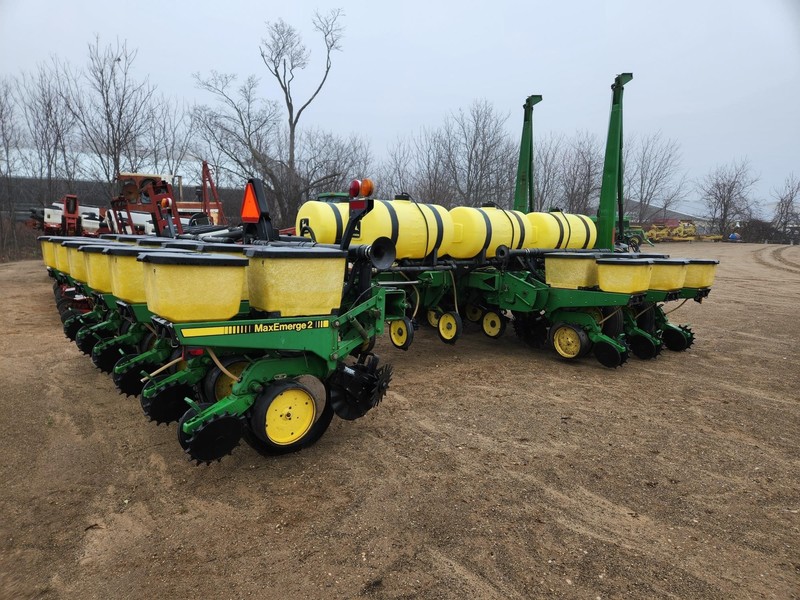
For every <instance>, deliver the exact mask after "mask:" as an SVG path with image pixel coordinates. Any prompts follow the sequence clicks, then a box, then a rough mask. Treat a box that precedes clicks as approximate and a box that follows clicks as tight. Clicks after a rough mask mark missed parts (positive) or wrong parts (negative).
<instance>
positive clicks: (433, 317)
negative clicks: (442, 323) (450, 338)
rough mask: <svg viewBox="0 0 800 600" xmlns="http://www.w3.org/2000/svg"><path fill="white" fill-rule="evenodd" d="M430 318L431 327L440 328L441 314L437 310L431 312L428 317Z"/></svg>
mask: <svg viewBox="0 0 800 600" xmlns="http://www.w3.org/2000/svg"><path fill="white" fill-rule="evenodd" d="M426 316H427V318H428V325H430V326H431V327H438V326H439V313H438V312H436V311H435V310H429V311H428V314H427V315H426Z"/></svg>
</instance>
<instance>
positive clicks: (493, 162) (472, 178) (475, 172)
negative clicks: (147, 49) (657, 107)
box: [0, 9, 800, 258]
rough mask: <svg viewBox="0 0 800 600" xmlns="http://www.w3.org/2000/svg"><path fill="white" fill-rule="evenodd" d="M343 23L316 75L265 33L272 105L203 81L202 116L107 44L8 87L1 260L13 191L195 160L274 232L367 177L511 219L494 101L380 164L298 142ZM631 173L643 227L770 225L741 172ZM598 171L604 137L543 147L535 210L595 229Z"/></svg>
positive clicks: (0, 117)
mask: <svg viewBox="0 0 800 600" xmlns="http://www.w3.org/2000/svg"><path fill="white" fill-rule="evenodd" d="M343 18H344V15H343V12H342V11H341V10H340V9H335V10H332V11H329V12H327V13H324V14H322V13H317V14H316V15H315V16H314V19H313V22H312V25H313V31H314V35H315V36H316V38H317V39H318V41H319V44H320V48H322V55H323V58H322V60H321V61H319V62H321V67H320V66H319V65H315V68H310V67H311V65H312V60H311V51H310V50H309V48H308V47H307V46H306V44H305V42H304V40H303V38H302V36H301V35H300V33H299V32H298V30H297V29H296V28H295V27H294V26H292V25H290V24H288V23H286V22H284V21H283V20H277V21H274V22H267V23H266V32H265V37H264V38H263V39H262V41H261V44H260V45H259V47H258V52H259V54H260V56H261V59H262V62H263V64H264V67H265V70H266V73H265V79H266V81H267V84H268V86H267V87H268V89H271V90H272V91H273V92H275V93H274V96H275V98H277V99H274V98H271V97H269V96H267V95H266V94H265V92H264V85H263V82H262V80H261V78H260V77H258V76H257V75H256V74H250V75H247V76H246V77H243V78H242V77H241V76H240V75H239V74H234V73H220V72H217V71H211V72H209V73H205V74H202V73H195V74H194V79H195V83H196V86H197V88H198V89H199V90H200V91H201V92H202V96H201V98H202V99H203V102H201V103H197V104H189V103H188V102H186V101H185V100H184V99H181V98H172V97H168V96H166V95H164V94H162V93H160V92H159V90H158V88H157V87H156V86H155V85H154V84H152V83H151V82H150V81H149V80H148V79H147V78H140V77H138V76H137V74H136V71H135V68H134V67H135V63H136V57H137V50H136V49H134V48H131V47H129V46H128V43H127V42H125V41H122V42H119V41H117V42H116V43H111V44H104V43H102V42H101V40H100V38H99V37H96V38H95V39H94V40H93V41H92V42H90V43H89V44H88V48H87V56H86V60H85V62H84V63H83V64H82V65H73V64H70V63H69V62H68V61H63V60H60V59H59V58H57V57H53V58H51V60H50V61H49V62H47V63H43V64H40V65H39V66H38V67H37V69H36V70H35V71H33V72H30V73H21V74H19V75H18V76H16V77H4V78H2V79H0V257H3V258H9V257H14V256H16V255H17V254H19V249H20V247H21V244H22V242H23V240H22V239H21V236H22V237H24V230H23V229H21V228H20V227H19V226H18V224H16V223H15V221H14V217H15V215H16V213H17V212H18V207H19V198H20V197H21V191H22V190H19V189H15V186H19V185H20V182H21V181H24V179H25V178H27V179H37V180H40V182H41V185H39V186H37V188H36V189H37V192H36V195H35V198H34V201H35V202H36V203H37V204H38V205H40V206H45V205H49V204H50V203H51V202H52V201H53V200H56V199H57V198H58V197H60V196H61V195H62V194H64V193H72V192H73V191H74V189H75V187H76V182H78V181H85V180H89V181H94V182H99V183H100V185H101V186H102V188H103V190H104V192H103V193H104V196H106V197H107V198H111V197H112V196H113V195H115V179H116V175H117V173H119V172H125V171H133V172H136V171H139V172H154V173H176V174H177V173H181V172H182V169H186V168H187V167H194V165H196V163H197V161H198V160H200V159H205V160H207V161H208V162H209V163H210V164H211V165H213V167H214V169H215V173H216V177H217V184H218V185H220V186H230V187H237V188H238V187H241V186H242V183H243V181H244V180H245V179H247V178H249V177H259V178H261V179H263V180H264V181H265V183H266V187H267V190H268V194H269V201H270V207H271V211H272V215H273V219H274V220H275V221H276V222H277V223H278V224H280V225H281V226H289V225H291V224H293V222H294V217H295V214H296V212H297V209H298V207H299V206H300V205H301V204H302V203H303V202H304V201H306V200H308V199H310V198H313V197H315V196H316V195H317V194H319V193H320V192H325V191H331V190H334V191H337V190H344V189H346V186H347V183H348V181H350V180H351V179H353V178H361V177H367V176H369V177H373V178H375V179H376V180H377V181H378V182H379V195H381V196H383V197H391V196H392V195H393V194H395V193H397V192H406V193H409V194H411V195H412V196H413V197H414V198H416V199H419V200H421V201H425V202H430V203H436V204H441V205H443V206H446V207H451V206H456V205H471V206H478V205H481V204H485V203H493V204H496V205H498V206H501V207H510V206H511V203H512V195H513V189H514V179H515V175H516V169H517V161H518V144H519V141H518V137H517V135H515V134H512V133H510V132H509V128H511V129H516V127H512V125H513V123H509V118H510V115H509V114H508V113H500V112H498V111H497V110H496V109H495V108H494V107H493V106H492V105H491V104H490V103H488V102H487V101H484V100H476V101H474V102H473V103H472V104H471V105H469V106H467V107H461V108H456V109H454V110H453V111H452V112H450V113H449V114H448V115H447V116H446V117H445V118H444V120H443V123H442V124H441V125H440V126H439V127H438V128H423V129H421V130H419V131H418V132H415V133H412V134H410V135H408V136H406V137H403V138H400V139H398V140H396V142H395V143H393V144H392V146H391V147H390V148H389V149H388V151H387V154H386V158H385V159H383V160H377V159H376V158H375V155H374V154H373V152H372V149H371V147H370V143H369V140H368V139H365V138H364V137H362V136H360V135H356V134H353V135H350V136H341V135H337V134H334V133H331V132H330V131H326V130H324V129H321V128H313V127H304V126H303V122H302V118H303V115H304V114H305V112H306V110H307V109H308V107H309V106H310V105H311V103H312V102H315V101H324V94H323V93H322V92H323V89H324V86H325V84H326V82H327V81H328V78H329V76H330V75H331V72H332V68H333V63H334V58H335V55H336V53H337V52H340V51H342V48H343V39H344V26H343ZM312 72H314V73H316V74H315V75H314V74H312ZM297 78H303V79H308V80H310V81H311V82H312V85H310V86H308V89H311V90H312V91H311V93H310V94H308V95H307V96H305V97H297V94H296V89H295V83H296V79H297ZM623 158H624V163H625V190H626V197H627V199H629V200H634V201H636V204H633V203H632V206H635V212H634V213H633V214H631V215H630V216H631V218H632V220H634V221H637V220H638V221H640V222H641V221H645V220H647V219H648V218H652V215H654V214H657V211H658V210H661V211H666V210H668V209H671V208H675V207H677V205H679V203H680V202H681V201H682V200H684V199H685V198H686V197H687V196H688V194H689V193H694V194H695V195H696V196H698V197H699V198H700V200H701V202H702V203H703V206H704V208H705V210H706V213H707V214H706V215H703V216H706V217H707V218H708V219H709V221H710V223H711V227H712V229H713V230H714V231H716V232H718V233H721V234H723V235H726V234H727V233H729V232H730V231H731V230H732V229H733V227H734V226H735V224H736V223H738V222H742V221H751V220H753V219H757V218H759V217H761V216H762V215H761V214H760V210H761V207H762V205H763V202H764V199H759V198H755V197H754V193H753V189H754V185H755V183H756V182H757V177H756V176H755V175H754V173H753V169H752V167H751V165H750V163H749V162H748V161H747V160H746V159H744V160H739V161H734V162H732V163H730V164H726V165H721V166H719V167H717V168H715V169H714V170H712V171H711V172H710V173H708V174H707V175H706V176H705V177H704V178H702V179H701V180H700V181H696V182H689V181H688V180H687V176H686V174H685V171H684V170H683V167H682V164H681V152H680V145H679V144H678V142H677V141H675V140H672V139H667V138H665V137H663V136H662V135H661V134H660V133H656V134H651V135H645V136H636V135H634V136H629V138H627V139H626V143H625V149H624V157H623ZM602 169H603V143H602V142H601V140H600V139H598V138H597V137H596V136H595V135H592V134H590V133H588V132H577V133H575V134H573V135H570V136H566V135H547V136H540V137H539V138H537V139H536V141H535V144H534V173H535V175H534V185H535V200H536V207H535V208H536V209H537V210H548V209H551V208H560V209H562V210H564V211H568V212H576V213H583V214H593V213H594V212H595V210H596V207H597V203H598V198H599V191H600V183H601V178H602ZM772 195H773V197H774V200H775V202H776V209H775V213H774V215H773V216H772V217H771V219H772V220H771V226H773V227H775V228H777V229H779V230H782V231H785V230H786V229H787V228H789V227H791V226H792V225H793V224H797V222H798V196H800V180H798V179H797V178H796V177H795V176H794V174H791V175H789V176H788V177H787V179H786V182H785V185H784V187H783V188H781V189H776V190H773V192H772ZM27 239H28V240H30V239H32V238H31V236H30V235H28V236H27Z"/></svg>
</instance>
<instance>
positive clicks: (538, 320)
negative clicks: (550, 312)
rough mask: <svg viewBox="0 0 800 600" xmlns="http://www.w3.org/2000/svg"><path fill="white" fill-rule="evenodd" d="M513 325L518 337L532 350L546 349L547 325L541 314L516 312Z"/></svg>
mask: <svg viewBox="0 0 800 600" xmlns="http://www.w3.org/2000/svg"><path fill="white" fill-rule="evenodd" d="M511 324H512V325H513V327H514V333H516V334H517V337H519V338H520V339H521V340H522V341H523V342H525V343H526V344H527V345H528V346H530V347H531V348H544V346H545V344H547V323H546V321H545V319H544V317H542V316H541V315H540V314H537V313H523V312H515V313H514V320H513V321H512V322H511Z"/></svg>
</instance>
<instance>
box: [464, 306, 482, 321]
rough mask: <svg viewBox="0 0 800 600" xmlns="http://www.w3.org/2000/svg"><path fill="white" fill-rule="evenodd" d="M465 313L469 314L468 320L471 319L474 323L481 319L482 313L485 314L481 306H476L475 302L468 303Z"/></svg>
mask: <svg viewBox="0 0 800 600" xmlns="http://www.w3.org/2000/svg"><path fill="white" fill-rule="evenodd" d="M465 314H466V316H467V320H468V321H471V322H472V323H477V322H478V321H480V320H481V315H482V314H483V311H482V310H481V309H480V307H478V306H475V305H474V304H468V305H467V309H466V313H465Z"/></svg>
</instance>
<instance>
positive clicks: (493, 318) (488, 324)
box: [481, 311, 503, 337]
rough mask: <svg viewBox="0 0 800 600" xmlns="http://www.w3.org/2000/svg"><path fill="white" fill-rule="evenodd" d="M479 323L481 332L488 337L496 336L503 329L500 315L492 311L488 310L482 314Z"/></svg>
mask: <svg viewBox="0 0 800 600" xmlns="http://www.w3.org/2000/svg"><path fill="white" fill-rule="evenodd" d="M481 325H482V326H483V332H484V333H485V334H486V335H488V336H489V337H497V336H498V335H500V333H501V332H502V331H503V320H502V317H501V316H500V315H498V314H497V313H496V312H493V311H489V312H487V313H486V314H485V315H484V316H483V321H482V322H481Z"/></svg>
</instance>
